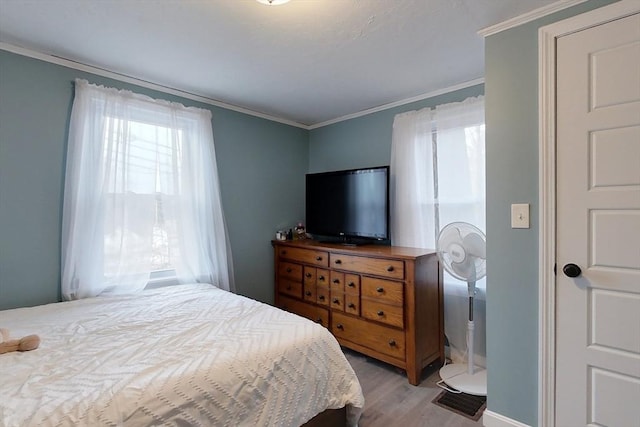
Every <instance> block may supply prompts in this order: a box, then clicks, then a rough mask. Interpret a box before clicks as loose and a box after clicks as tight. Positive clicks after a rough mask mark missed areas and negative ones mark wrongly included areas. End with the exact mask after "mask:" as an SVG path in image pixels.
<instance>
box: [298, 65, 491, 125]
mask: <svg viewBox="0 0 640 427" xmlns="http://www.w3.org/2000/svg"><path fill="white" fill-rule="evenodd" d="M480 84H484V78H479V79H475V80H470V81H468V82H464V83H460V84H457V85H453V86H449V87H446V88H444V89H438V90H436V91H433V92H428V93H424V94H422V95H418V96H415V97H413V98H407V99H403V100H400V101H395V102H391V103H389V104H383V105H380V106H378V107H374V108H369V109H367V110H362V111H359V112H357V113H353V114H347V115H346V116H342V117H338V118H336V119H331V120H327V121H326V122H322V123H317V124H315V125H310V126H309V130H313V129H317V128H321V127H324V126H328V125H332V124H334V123H338V122H343V121H345V120H350V119H355V118H357V117H362V116H366V115H369V114H372V113H377V112H379V111H384V110H388V109H390V108H395V107H400V106H402V105H406V104H410V103H412V102H417V101H422V100H423V99H428V98H433V97H435V96H439V95H444V94H445V93H449V92H454V91H456V90H460V89H466V88H468V87H471V86H476V85H480Z"/></svg>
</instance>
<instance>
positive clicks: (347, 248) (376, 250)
mask: <svg viewBox="0 0 640 427" xmlns="http://www.w3.org/2000/svg"><path fill="white" fill-rule="evenodd" d="M271 243H272V244H273V245H279V246H288V247H294V248H306V249H314V250H325V251H331V252H334V253H342V254H351V255H367V256H379V257H394V258H418V257H422V256H427V255H435V254H436V251H435V250H434V249H423V248H408V247H402V246H385V245H358V246H351V245H344V244H341V243H326V242H319V241H317V240H310V239H307V240H286V241H280V240H272V241H271Z"/></svg>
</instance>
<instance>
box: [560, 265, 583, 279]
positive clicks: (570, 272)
mask: <svg viewBox="0 0 640 427" xmlns="http://www.w3.org/2000/svg"><path fill="white" fill-rule="evenodd" d="M562 272H563V273H564V274H565V275H566V276H567V277H578V276H579V275H580V274H582V270H581V269H580V267H578V266H577V265H575V264H566V265H565V266H564V267H562Z"/></svg>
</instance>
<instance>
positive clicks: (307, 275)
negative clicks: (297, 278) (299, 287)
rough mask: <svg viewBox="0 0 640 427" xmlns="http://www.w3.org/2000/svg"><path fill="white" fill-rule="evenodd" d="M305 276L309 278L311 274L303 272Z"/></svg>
mask: <svg viewBox="0 0 640 427" xmlns="http://www.w3.org/2000/svg"><path fill="white" fill-rule="evenodd" d="M305 276H306V277H309V278H310V277H311V276H313V274H311V273H307V274H305Z"/></svg>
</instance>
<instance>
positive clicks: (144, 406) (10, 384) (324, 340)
mask: <svg viewBox="0 0 640 427" xmlns="http://www.w3.org/2000/svg"><path fill="white" fill-rule="evenodd" d="M0 327H5V328H9V330H10V332H11V336H12V337H21V336H23V335H28V334H38V335H40V338H41V344H40V347H39V348H38V349H37V350H34V351H31V352H25V353H17V352H16V353H7V354H3V355H0V425H4V426H7V427H9V426H21V427H22V426H98V425H101V426H102V425H104V426H120V425H130V426H136V427H137V426H152V425H153V426H159V425H181V426H186V425H189V426H198V425H203V426H204V425H206V426H254V427H256V426H298V425H300V424H303V423H304V422H306V421H307V420H309V419H311V418H312V417H313V416H314V415H316V414H317V413H319V412H322V411H323V410H325V409H327V408H340V407H343V406H345V405H346V406H347V412H348V414H349V419H350V422H351V424H353V425H355V424H356V423H357V420H358V418H359V416H360V413H361V408H363V407H364V398H363V395H362V391H361V388H360V384H359V383H358V379H357V378H356V376H355V373H354V372H353V369H352V368H351V366H350V365H349V363H348V362H347V360H346V359H345V357H344V355H343V354H342V352H341V350H340V347H339V345H338V343H337V342H336V340H335V339H334V338H333V336H332V335H331V334H330V333H329V332H328V331H327V330H326V329H325V328H323V327H322V326H319V325H317V324H315V323H313V322H311V321H308V320H306V319H303V318H301V317H298V316H295V315H293V314H290V313H287V312H284V311H282V310H279V309H276V308H273V307H271V306H268V305H266V304H262V303H259V302H257V301H254V300H251V299H248V298H245V297H241V296H238V295H235V294H232V293H229V292H226V291H222V290H220V289H218V288H215V287H213V286H211V285H181V286H174V287H167V288H162V289H155V290H150V291H144V292H142V293H139V294H134V295H127V296H109V297H97V298H89V299H85V300H80V301H73V302H64V303H57V304H48V305H43V306H39V307H32V308H20V309H15V310H5V311H0Z"/></svg>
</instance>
